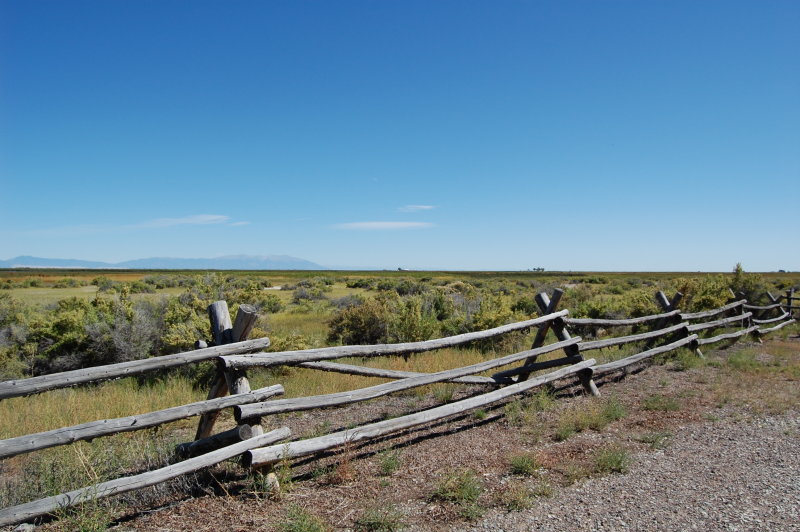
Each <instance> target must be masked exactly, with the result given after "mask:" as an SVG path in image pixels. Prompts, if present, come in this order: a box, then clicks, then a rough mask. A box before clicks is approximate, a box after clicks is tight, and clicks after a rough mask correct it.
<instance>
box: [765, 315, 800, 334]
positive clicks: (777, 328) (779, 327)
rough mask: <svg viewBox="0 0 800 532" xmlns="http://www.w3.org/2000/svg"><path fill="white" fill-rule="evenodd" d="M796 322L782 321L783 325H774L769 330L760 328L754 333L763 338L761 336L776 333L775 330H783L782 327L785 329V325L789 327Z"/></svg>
mask: <svg viewBox="0 0 800 532" xmlns="http://www.w3.org/2000/svg"><path fill="white" fill-rule="evenodd" d="M796 321H797V320H795V319H791V320H787V321H784V322H783V323H781V324H779V325H776V326H775V327H770V328H769V329H761V328H759V329H758V330H757V331H756V334H758V335H762V336H763V335H765V334H769V333H771V332H775V331H777V330H780V329H783V328H784V327H786V326H787V325H790V324H792V323H794V322H796Z"/></svg>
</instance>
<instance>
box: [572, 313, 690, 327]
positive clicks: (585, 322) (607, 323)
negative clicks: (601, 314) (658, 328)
mask: <svg viewBox="0 0 800 532" xmlns="http://www.w3.org/2000/svg"><path fill="white" fill-rule="evenodd" d="M678 314H680V311H679V310H673V311H670V312H665V313H663V314H653V315H651V316H642V317H640V318H628V319H624V320H605V319H593V318H567V319H565V320H564V321H565V322H566V324H567V325H580V326H591V327H624V326H627V325H640V324H642V323H647V322H648V321H656V320H662V319H665V318H671V317H673V316H677V315H678Z"/></svg>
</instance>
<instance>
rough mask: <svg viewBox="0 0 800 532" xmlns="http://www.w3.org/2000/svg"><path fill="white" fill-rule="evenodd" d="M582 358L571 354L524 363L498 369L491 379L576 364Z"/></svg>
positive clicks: (503, 378)
mask: <svg viewBox="0 0 800 532" xmlns="http://www.w3.org/2000/svg"><path fill="white" fill-rule="evenodd" d="M582 360H583V357H581V356H571V357H562V358H557V359H555V360H545V361H544V362H534V363H533V364H525V365H524V366H520V367H518V368H511V369H507V370H505V371H499V372H497V373H495V374H494V375H492V379H496V380H498V381H503V380H505V379H508V378H509V377H514V376H515V375H522V374H527V375H530V374H531V373H532V372H534V371H540V370H543V369H550V368H558V367H561V366H569V365H572V364H577V363H578V362H581V361H582Z"/></svg>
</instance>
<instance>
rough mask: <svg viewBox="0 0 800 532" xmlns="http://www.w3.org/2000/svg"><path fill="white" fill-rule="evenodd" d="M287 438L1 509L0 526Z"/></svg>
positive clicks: (277, 434)
mask: <svg viewBox="0 0 800 532" xmlns="http://www.w3.org/2000/svg"><path fill="white" fill-rule="evenodd" d="M290 435H291V431H290V430H289V429H288V428H285V427H284V428H281V429H277V430H273V431H271V432H268V433H267V434H263V435H261V436H259V437H256V438H251V439H249V440H246V441H243V442H241V443H237V444H234V445H231V446H229V447H225V448H223V449H219V450H217V451H213V452H210V453H208V454H204V455H201V456H198V457H196V458H190V459H188V460H184V461H183V462H178V463H177V464H173V465H170V466H167V467H162V468H161V469H155V470H153V471H148V472H146V473H141V474H139V475H133V476H130V477H122V478H118V479H116V480H111V481H109V482H103V483H100V484H95V485H93V486H88V487H85V488H81V489H77V490H74V491H70V492H68V493H62V494H61V495H55V496H53V497H47V498H44V499H39V500H36V501H32V502H28V503H25V504H20V505H18V506H12V507H10V508H4V509H3V510H0V526H7V525H11V524H14V523H20V522H22V521H27V520H30V519H33V518H35V517H39V516H41V515H45V514H48V513H52V512H54V511H56V510H59V509H62V508H67V507H70V506H74V505H76V504H80V503H83V502H88V501H92V500H95V499H100V498H103V497H109V496H111V495H119V494H120V493H126V492H129V491H133V490H136V489H139V488H145V487H147V486H153V485H155V484H159V483H161V482H164V481H166V480H169V479H172V478H176V477H179V476H181V475H185V474H187V473H193V472H195V471H199V470H200V469H203V468H206V467H209V466H212V465H215V464H218V463H220V462H223V461H225V460H228V459H230V458H234V457H236V456H239V455H240V454H242V453H244V452H246V451H249V450H250V449H254V448H256V447H261V446H264V445H270V444H272V443H275V442H277V441H281V440H285V439H286V438H288V437H289V436H290Z"/></svg>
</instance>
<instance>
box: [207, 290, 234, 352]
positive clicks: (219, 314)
mask: <svg viewBox="0 0 800 532" xmlns="http://www.w3.org/2000/svg"><path fill="white" fill-rule="evenodd" d="M208 319H209V321H210V322H211V336H212V337H213V338H214V343H216V344H217V345H224V344H229V343H231V342H232V341H233V336H232V335H231V333H232V332H233V325H232V324H231V315H230V313H229V312H228V303H227V302H225V301H214V302H213V303H211V304H210V305H209V306H208Z"/></svg>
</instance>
